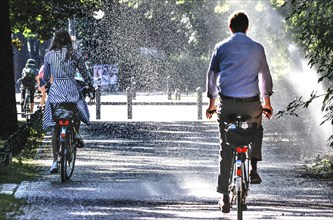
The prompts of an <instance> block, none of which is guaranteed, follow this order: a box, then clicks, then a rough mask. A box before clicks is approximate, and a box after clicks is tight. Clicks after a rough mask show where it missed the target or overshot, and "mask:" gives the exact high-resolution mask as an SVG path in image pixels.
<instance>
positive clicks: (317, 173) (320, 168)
mask: <svg viewBox="0 0 333 220" xmlns="http://www.w3.org/2000/svg"><path fill="white" fill-rule="evenodd" d="M305 169H306V175H308V176H311V177H316V178H323V179H333V157H332V156H323V157H318V158H316V160H315V161H314V162H313V163H311V164H309V165H306V166H305Z"/></svg>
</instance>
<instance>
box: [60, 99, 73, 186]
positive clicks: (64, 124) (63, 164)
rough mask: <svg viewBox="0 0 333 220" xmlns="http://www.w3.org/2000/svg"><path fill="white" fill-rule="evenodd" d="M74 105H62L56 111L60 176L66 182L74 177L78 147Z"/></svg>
mask: <svg viewBox="0 0 333 220" xmlns="http://www.w3.org/2000/svg"><path fill="white" fill-rule="evenodd" d="M71 105H72V104H65V105H63V106H61V105H60V107H59V108H58V109H56V111H55V115H56V116H57V117H56V119H55V121H56V127H55V131H56V132H57V134H56V135H57V146H58V149H59V156H60V161H59V163H60V176H61V181H62V182H65V181H67V180H69V179H70V178H71V176H72V175H73V171H74V167H75V160H76V146H75V144H74V133H75V131H74V118H73V114H74V113H73V112H72V111H71V109H70V107H72V106H71Z"/></svg>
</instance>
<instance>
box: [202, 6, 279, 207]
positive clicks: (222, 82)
mask: <svg viewBox="0 0 333 220" xmlns="http://www.w3.org/2000/svg"><path fill="white" fill-rule="evenodd" d="M248 23H249V20H248V17H247V15H246V14H245V13H244V12H235V13H233V14H232V15H231V16H230V19H229V29H230V30H231V32H232V34H233V35H232V36H231V37H229V38H227V39H225V40H224V41H222V42H219V43H218V44H216V46H215V48H214V51H213V54H212V58H211V61H210V65H209V69H208V72H207V96H208V98H209V106H208V109H207V111H206V117H207V118H211V117H212V112H213V111H215V110H216V103H215V101H216V98H217V97H218V96H219V98H220V103H219V104H218V109H217V116H218V122H219V132H220V172H219V176H218V185H217V192H219V193H221V194H223V199H222V198H221V200H220V201H219V205H220V207H221V208H222V212H224V213H228V212H230V198H229V189H228V180H229V176H230V169H231V160H232V148H231V147H230V146H229V144H228V143H227V142H226V140H225V123H227V122H228V115H230V114H234V113H240V114H246V115H249V116H251V119H249V121H248V122H249V123H257V125H258V127H257V130H256V135H255V141H254V143H253V145H252V151H251V152H250V158H251V167H252V170H251V173H250V182H251V183H252V184H259V183H261V178H260V176H259V174H258V172H257V162H258V161H261V160H262V156H261V147H262V139H263V127H262V124H261V123H262V108H265V109H269V110H271V112H270V113H268V115H267V117H271V115H272V110H273V109H272V106H271V103H270V96H271V95H272V93H273V90H272V88H273V83H272V77H271V74H270V71H269V67H268V64H267V61H266V55H265V51H264V47H263V46H262V45H261V44H260V43H258V42H256V41H253V40H252V39H251V38H249V37H248V36H247V35H246V31H247V29H248ZM260 95H261V98H262V102H263V103H261V100H260Z"/></svg>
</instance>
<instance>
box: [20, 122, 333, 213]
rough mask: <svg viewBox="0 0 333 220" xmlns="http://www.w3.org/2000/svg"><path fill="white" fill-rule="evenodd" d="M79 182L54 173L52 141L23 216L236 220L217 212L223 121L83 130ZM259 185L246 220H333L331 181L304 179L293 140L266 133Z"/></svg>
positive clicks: (26, 188)
mask: <svg viewBox="0 0 333 220" xmlns="http://www.w3.org/2000/svg"><path fill="white" fill-rule="evenodd" d="M82 134H83V135H84V139H85V142H86V147H85V148H83V149H79V151H78V156H77V165H76V168H75V171H74V172H75V173H74V176H73V178H72V180H71V181H70V182H68V183H65V184H64V183H61V181H60V176H59V175H49V174H47V173H48V172H47V171H48V169H49V165H50V164H51V157H50V155H51V152H50V146H49V144H48V143H46V145H45V146H44V148H43V149H41V152H42V153H41V156H40V158H39V159H38V160H37V162H38V164H39V165H40V166H41V172H44V173H45V175H44V176H43V178H42V179H40V180H38V181H36V182H23V183H22V184H20V186H19V188H18V190H17V191H16V193H15V196H16V197H19V198H26V199H27V200H28V202H29V203H30V204H29V205H27V206H26V207H25V208H24V210H23V211H24V214H23V215H22V216H20V217H19V218H18V219H46V218H47V219H60V216H59V213H62V214H61V219H148V218H156V219H235V216H236V212H235V210H234V209H233V210H232V211H231V213H230V214H222V213H221V212H220V211H219V210H218V208H217V199H218V194H217V193H216V192H215V186H216V185H215V184H216V177H217V164H218V134H217V128H216V124H214V123H211V122H206V121H189V122H186V121H185V122H184V121H183V122H135V121H134V122H133V121H132V122H130V121H123V122H105V123H99V122H96V123H93V125H92V126H90V127H83V129H82ZM264 141H265V144H264V152H263V153H264V155H265V160H264V161H263V162H262V163H261V164H260V168H259V171H260V173H261V175H262V178H263V183H262V184H260V185H251V188H250V193H249V197H248V203H249V211H247V212H245V213H244V218H245V219H332V218H333V211H332V210H333V209H332V208H333V202H332V198H333V195H332V192H331V189H332V183H331V182H328V181H318V180H313V179H308V178H304V177H302V175H301V172H300V170H299V167H300V165H301V164H302V158H301V155H297V154H293V153H291V152H295V151H296V152H299V151H298V149H299V147H297V146H296V145H295V143H296V142H297V141H296V140H294V139H293V138H292V137H291V136H289V135H288V136H287V135H284V134H279V135H277V134H275V133H274V132H273V131H270V130H269V129H268V130H267V131H266V136H265V140H264Z"/></svg>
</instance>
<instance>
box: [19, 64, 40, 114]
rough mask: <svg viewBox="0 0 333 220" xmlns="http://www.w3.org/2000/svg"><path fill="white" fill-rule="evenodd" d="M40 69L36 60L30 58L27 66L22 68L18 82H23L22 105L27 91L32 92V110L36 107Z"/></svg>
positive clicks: (21, 87) (21, 88)
mask: <svg viewBox="0 0 333 220" xmlns="http://www.w3.org/2000/svg"><path fill="white" fill-rule="evenodd" d="M37 77H38V70H37V69H36V62H35V60H34V59H28V60H27V63H26V65H25V67H24V68H23V70H22V75H21V78H19V79H18V82H20V83H21V86H20V90H21V106H23V105H24V100H25V96H26V93H27V92H29V93H30V106H31V109H30V112H33V109H34V95H35V89H36V84H37Z"/></svg>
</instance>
